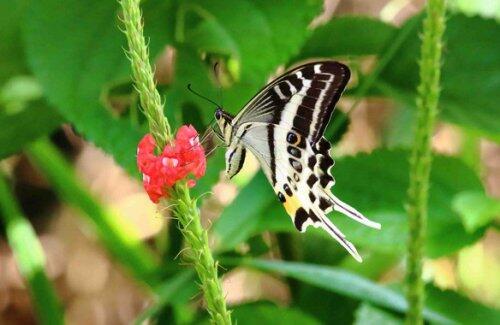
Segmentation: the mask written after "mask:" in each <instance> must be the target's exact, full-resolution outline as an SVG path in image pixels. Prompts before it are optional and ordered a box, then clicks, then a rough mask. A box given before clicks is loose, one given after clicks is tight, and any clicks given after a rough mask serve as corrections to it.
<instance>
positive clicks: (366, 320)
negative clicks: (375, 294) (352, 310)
mask: <svg viewBox="0 0 500 325" xmlns="http://www.w3.org/2000/svg"><path fill="white" fill-rule="evenodd" d="M354 324H355V325H371V324H384V325H402V324H403V320H402V319H400V318H398V317H396V316H394V315H393V314H391V313H389V312H387V311H385V310H382V309H380V308H376V307H373V306H371V305H370V304H367V303H363V304H361V306H360V307H359V308H358V310H357V311H356V321H355V322H354Z"/></svg>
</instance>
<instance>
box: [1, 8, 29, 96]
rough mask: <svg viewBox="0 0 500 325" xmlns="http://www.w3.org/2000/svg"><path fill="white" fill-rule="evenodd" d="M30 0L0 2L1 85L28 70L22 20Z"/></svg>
mask: <svg viewBox="0 0 500 325" xmlns="http://www.w3.org/2000/svg"><path fill="white" fill-rule="evenodd" d="M28 3H29V1H26V0H12V1H2V2H0V40H2V41H1V42H0V86H1V85H3V83H4V82H5V81H7V80H8V79H10V78H11V77H12V76H14V75H17V74H25V73H26V72H27V68H26V63H25V55H24V49H23V44H22V37H21V22H22V18H23V16H24V13H25V10H26V6H27V4H28Z"/></svg>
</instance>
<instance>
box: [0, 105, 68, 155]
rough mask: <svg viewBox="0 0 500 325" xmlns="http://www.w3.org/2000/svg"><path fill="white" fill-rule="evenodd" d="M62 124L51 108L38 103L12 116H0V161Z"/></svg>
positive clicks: (57, 114) (61, 120) (59, 117)
mask: <svg viewBox="0 0 500 325" xmlns="http://www.w3.org/2000/svg"><path fill="white" fill-rule="evenodd" d="M62 122H63V119H62V118H61V116H60V115H59V113H57V112H56V111H55V110H54V109H53V108H51V107H49V106H47V105H45V104H44V103H41V102H38V103H34V104H32V105H30V107H29V108H26V109H24V110H22V111H21V112H19V113H16V114H12V115H0V130H1V131H0V143H1V144H2V146H0V159H3V158H5V157H8V156H9V155H12V154H14V153H16V152H19V151H20V150H22V149H23V148H24V146H25V145H26V144H28V143H29V142H31V141H33V140H35V139H37V138H39V137H41V136H44V135H47V134H49V133H51V132H52V131H53V130H54V129H55V128H56V127H58V126H59V125H60V124H61V123H62Z"/></svg>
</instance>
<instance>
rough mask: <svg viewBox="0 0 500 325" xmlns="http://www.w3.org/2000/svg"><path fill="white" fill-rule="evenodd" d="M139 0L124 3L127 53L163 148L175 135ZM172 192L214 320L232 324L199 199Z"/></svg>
mask: <svg viewBox="0 0 500 325" xmlns="http://www.w3.org/2000/svg"><path fill="white" fill-rule="evenodd" d="M139 2H140V1H139V0H122V1H120V4H121V6H122V8H123V21H124V25H125V31H124V32H125V35H126V37H127V40H128V46H129V49H128V52H127V53H128V56H129V59H130V61H131V64H132V74H133V79H134V83H135V87H136V89H137V91H138V93H139V98H140V102H141V105H142V108H143V109H144V113H145V115H146V118H147V119H148V122H149V128H150V132H151V134H152V135H153V136H154V137H155V140H156V143H157V146H158V148H159V149H160V148H163V147H164V146H165V144H167V143H168V142H169V140H170V139H171V132H170V127H169V124H168V122H167V120H166V118H165V117H164V115H163V106H162V104H161V100H160V95H159V93H158V91H157V90H156V88H155V84H154V75H153V71H152V69H151V66H150V64H149V58H148V50H147V46H146V41H145V39H144V35H143V28H142V19H141V12H140V8H139ZM171 194H172V195H171V205H172V206H173V207H174V215H175V216H176V217H177V219H178V221H179V228H180V229H181V232H182V234H183V236H184V238H185V240H186V243H187V245H188V248H189V250H188V251H187V252H185V254H184V257H185V258H186V259H187V260H188V262H189V263H192V264H193V265H194V268H195V269H196V272H197V273H198V277H199V278H200V280H201V288H202V290H203V293H204V296H205V300H206V303H207V309H208V312H209V313H210V316H211V317H212V321H213V322H214V323H216V324H231V317H230V315H229V312H228V311H227V308H226V302H225V299H224V294H223V291H222V286H221V284H220V282H219V279H218V276H217V263H216V262H215V261H214V259H213V257H212V253H211V251H210V248H209V245H208V235H207V232H206V231H205V230H204V229H203V227H202V226H201V221H200V214H199V211H198V208H197V207H196V200H193V199H192V198H191V196H190V193H189V190H188V187H187V185H186V184H185V183H179V184H177V185H175V186H174V188H173V190H172V193H171Z"/></svg>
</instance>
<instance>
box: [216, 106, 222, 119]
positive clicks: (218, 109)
mask: <svg viewBox="0 0 500 325" xmlns="http://www.w3.org/2000/svg"><path fill="white" fill-rule="evenodd" d="M221 117H222V110H221V109H220V108H217V110H216V111H215V119H216V120H220V118H221Z"/></svg>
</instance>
